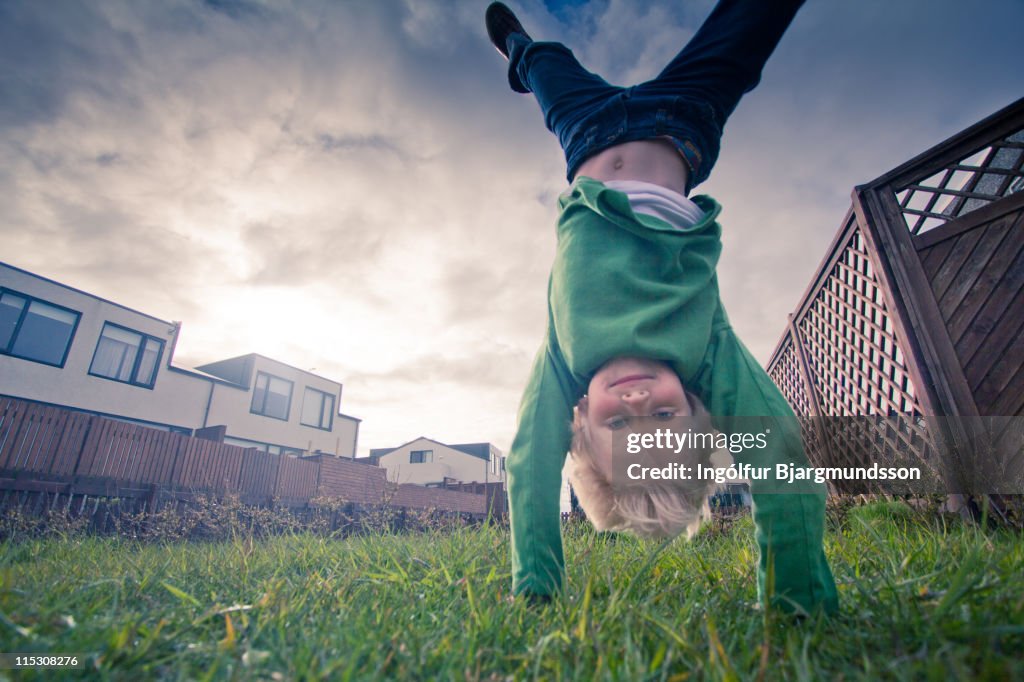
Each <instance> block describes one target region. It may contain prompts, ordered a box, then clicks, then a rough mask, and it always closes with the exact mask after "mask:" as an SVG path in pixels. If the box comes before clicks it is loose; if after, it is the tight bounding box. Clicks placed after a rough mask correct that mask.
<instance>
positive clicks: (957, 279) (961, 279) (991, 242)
mask: <svg viewBox="0 0 1024 682" xmlns="http://www.w3.org/2000/svg"><path fill="white" fill-rule="evenodd" d="M1011 218H1012V216H1006V217H1005V218H1003V219H1000V220H997V221H996V222H994V223H992V224H991V225H989V226H987V227H979V228H978V229H976V230H974V231H973V232H971V233H970V234H975V233H978V234H980V235H981V238H980V240H979V241H978V243H977V244H976V246H975V247H974V250H973V251H972V252H971V254H970V256H969V257H968V260H967V262H966V263H964V264H963V266H962V267H961V268H960V271H959V272H957V273H956V274H955V275H954V277H953V280H952V281H951V282H950V283H949V286H948V287H947V288H946V290H945V291H944V292H943V293H942V294H941V295H936V300H937V301H938V304H939V309H940V310H942V311H943V318H944V319H946V320H948V319H949V315H950V314H951V313H952V312H954V311H956V310H957V309H958V308H959V307H960V305H961V303H962V302H963V300H964V297H966V296H967V294H968V293H970V291H971V289H972V287H974V285H975V283H976V282H977V281H978V278H979V277H980V276H981V275H982V274H983V273H984V272H985V270H986V269H987V268H988V267H989V262H990V261H991V260H992V259H993V258H994V257H995V256H996V255H997V254H998V253H999V250H1000V248H1001V246H1002V245H1003V244H1004V242H1005V241H1006V239H1007V238H1008V236H1009V235H1010V228H1011V227H1012V226H1013V221H1012V220H1011Z"/></svg>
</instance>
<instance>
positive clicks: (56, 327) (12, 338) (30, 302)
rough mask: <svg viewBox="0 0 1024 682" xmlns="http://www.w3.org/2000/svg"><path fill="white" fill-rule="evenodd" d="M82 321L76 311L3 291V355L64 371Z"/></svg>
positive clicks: (0, 331)
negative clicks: (76, 331) (79, 322)
mask: <svg viewBox="0 0 1024 682" xmlns="http://www.w3.org/2000/svg"><path fill="white" fill-rule="evenodd" d="M80 317H81V315H80V314H79V313H77V312H75V311H74V310H69V309H67V308H62V307H60V306H56V305H53V304H52V303H47V302H45V301H40V300H39V299H36V298H32V297H31V296H25V295H24V294H17V293H15V292H13V291H9V290H6V289H3V290H0V353H3V354H5V355H13V356H14V357H18V358H22V359H23V360H32V361H33V362H41V363H43V364H44V365H53V366H54V367H63V366H64V362H65V361H66V360H67V357H68V349H69V348H71V339H72V337H74V335H75V329H76V328H77V327H78V320H79V318H80Z"/></svg>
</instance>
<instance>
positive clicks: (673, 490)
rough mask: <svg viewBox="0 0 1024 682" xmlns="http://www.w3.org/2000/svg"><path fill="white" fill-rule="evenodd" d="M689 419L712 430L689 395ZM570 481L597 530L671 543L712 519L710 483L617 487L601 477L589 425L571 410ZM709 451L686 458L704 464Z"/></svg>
mask: <svg viewBox="0 0 1024 682" xmlns="http://www.w3.org/2000/svg"><path fill="white" fill-rule="evenodd" d="M687 398H688V399H689V401H690V404H691V406H692V407H693V416H694V417H697V418H699V419H701V420H702V421H704V422H705V423H706V424H707V425H708V428H710V415H708V412H707V410H706V409H705V408H704V405H703V403H701V401H700V400H699V399H697V398H696V397H695V396H693V395H692V394H690V393H687ZM572 431H573V437H572V444H571V445H570V450H569V455H570V466H569V481H570V483H572V487H573V490H575V491H576V497H577V499H578V500H579V503H580V506H581V507H583V511H584V512H586V514H587V518H588V519H589V520H590V522H591V523H592V524H593V525H594V528H596V529H597V530H615V531H628V532H631V533H634V534H635V535H639V536H641V537H647V538H669V537H675V536H677V535H680V534H681V533H684V532H685V533H686V537H687V538H690V537H693V535H694V533H696V532H697V529H698V528H699V527H700V524H701V522H702V521H703V520H704V519H705V518H708V517H709V516H710V510H709V508H708V503H707V498H708V495H709V494H710V493H711V492H712V491H713V490H714V489H715V487H716V484H715V482H714V481H706V482H703V481H692V480H687V481H678V480H648V481H644V482H643V485H637V484H636V483H632V484H631V485H626V484H622V485H616V484H615V481H610V480H608V478H607V477H606V475H605V474H603V473H602V472H601V471H600V469H599V467H598V466H597V463H596V461H595V457H594V454H593V444H592V442H591V440H590V438H589V434H588V432H587V425H586V422H585V420H584V418H583V416H582V413H581V412H580V410H579V408H578V407H577V408H576V409H574V411H573V424H572ZM712 452H713V450H711V449H706V450H705V449H700V450H696V451H691V452H689V453H687V454H688V456H693V457H696V458H697V459H696V460H694V461H699V462H700V463H701V464H704V465H707V463H708V462H709V461H710V457H711V453H712Z"/></svg>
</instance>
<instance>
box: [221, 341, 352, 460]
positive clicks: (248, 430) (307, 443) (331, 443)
mask: <svg viewBox="0 0 1024 682" xmlns="http://www.w3.org/2000/svg"><path fill="white" fill-rule="evenodd" d="M249 357H251V358H252V362H253V366H252V371H251V375H250V376H249V378H248V386H247V387H245V388H241V387H239V388H235V387H234V386H228V385H218V386H216V388H214V391H213V397H212V399H211V400H210V411H209V414H208V415H207V416H206V424H207V425H209V426H217V425H221V424H223V425H226V426H227V435H228V437H229V438H244V439H246V440H254V441H261V442H266V443H272V444H274V445H281V446H284V447H288V448H294V449H297V450H308V451H310V452H314V451H317V450H319V451H320V452H325V453H329V454H332V455H339V456H342V457H355V449H356V434H357V431H356V430H357V428H358V423H359V422H358V420H355V419H352V418H351V417H345V416H340V415H339V414H338V405H340V404H341V384H339V383H338V382H336V381H331V380H330V379H325V378H323V377H319V376H317V375H315V374H311V373H309V372H305V371H303V370H300V369H297V368H295V367H291V366H289V365H286V364H284V363H281V362H277V361H275V360H272V359H270V358H265V357H262V356H259V355H252V356H249ZM260 372H264V373H266V374H268V375H270V376H274V377H277V378H279V379H284V380H285V381H288V382H291V401H290V405H289V407H288V419H287V420H282V419H278V418H276V417H269V416H266V415H263V414H256V413H254V412H253V411H252V406H253V391H254V386H255V383H256V377H257V375H258V374H259V373H260ZM307 387H309V388H312V389H315V390H317V391H320V392H322V393H326V394H328V395H332V396H334V410H333V420H332V428H331V430H330V431H326V430H324V429H321V428H317V427H316V426H308V425H306V424H303V423H302V407H303V400H304V398H305V394H306V388H307Z"/></svg>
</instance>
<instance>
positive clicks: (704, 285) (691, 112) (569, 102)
mask: <svg viewBox="0 0 1024 682" xmlns="http://www.w3.org/2000/svg"><path fill="white" fill-rule="evenodd" d="M801 3H802V0H778V1H776V2H766V1H765V0H721V2H719V3H718V5H717V6H716V7H715V9H714V10H713V11H712V13H711V15H710V16H709V17H708V18H707V20H706V21H705V22H704V24H703V25H702V27H701V28H700V30H699V31H698V32H697V33H696V34H695V35H694V37H693V38H692V39H691V40H690V41H689V42H688V43H687V45H686V46H685V47H684V48H683V50H682V51H681V52H680V53H679V54H678V55H677V56H676V57H675V58H674V59H673V60H672V61H671V62H670V63H669V65H668V66H667V67H666V68H665V70H664V71H662V73H661V74H659V75H658V76H657V77H656V78H655V79H653V80H651V81H648V82H645V83H642V84H639V85H635V86H632V87H627V88H623V87H617V86H613V85H610V84H609V83H607V82H606V81H605V80H603V79H602V78H600V77H599V76H597V75H595V74H592V73H589V72H588V71H586V70H585V69H584V68H583V67H582V66H581V65H580V64H579V62H578V61H577V60H576V58H575V57H574V56H573V54H572V52H571V51H570V50H569V49H567V48H566V47H565V46H563V45H561V44H558V43H552V42H535V41H533V40H532V39H531V38H530V36H529V34H528V33H527V32H526V31H525V29H524V28H523V26H522V25H521V23H520V22H519V20H518V19H517V18H516V16H515V15H514V14H513V13H512V11H511V10H510V9H509V8H508V7H506V6H505V5H503V4H501V3H493V4H492V5H491V6H490V7H488V9H487V14H486V25H487V30H488V35H489V37H490V39H491V41H492V42H493V43H494V45H495V47H496V48H497V49H498V51H499V52H500V53H501V54H502V55H503V56H504V57H505V58H506V59H508V60H509V62H508V81H509V85H510V86H511V88H512V89H513V90H514V91H516V92H520V93H529V92H532V93H533V95H534V96H535V97H536V99H537V102H538V103H539V105H540V108H541V111H542V112H543V115H544V121H545V124H546V126H547V128H548V129H549V130H550V131H551V132H553V133H554V134H555V135H556V136H557V137H558V139H559V141H560V143H561V145H562V149H563V151H564V153H565V157H566V165H567V172H566V177H567V179H568V180H569V182H570V183H571V184H570V187H569V188H568V189H567V190H566V191H565V192H564V193H563V194H562V195H561V196H560V198H559V218H558V224H557V230H556V231H557V246H556V254H555V260H554V263H553V265H552V269H551V277H550V280H549V290H548V326H547V332H546V335H545V339H544V342H543V344H542V345H541V348H540V349H539V351H538V353H537V355H536V357H535V360H534V364H533V368H532V371H531V374H530V378H529V381H528V384H527V386H526V389H525V391H524V394H523V398H522V401H521V403H520V408H519V415H518V426H517V431H516V436H515V438H514V440H513V443H512V447H511V449H510V451H509V455H508V459H507V472H508V490H509V500H510V520H511V527H512V569H513V582H514V591H515V593H516V594H517V595H522V596H525V597H528V598H531V599H535V600H537V599H539V600H545V601H546V600H549V599H551V598H552V597H553V596H554V595H555V594H557V593H558V591H559V590H560V589H561V587H562V582H563V579H564V558H563V552H562V542H561V525H560V519H561V515H560V509H559V498H560V489H561V471H562V467H563V464H564V463H565V456H566V453H567V452H569V453H570V456H571V459H572V467H571V474H570V476H571V481H572V483H573V487H574V490H575V492H576V494H577V496H578V497H579V500H580V504H581V506H583V508H584V510H585V511H586V512H587V515H588V518H590V519H591V521H592V522H593V523H594V525H595V526H596V527H598V528H601V529H611V530H629V531H632V532H635V533H637V534H639V535H643V536H650V537H667V536H673V535H677V534H679V533H681V532H684V531H686V532H690V533H692V530H693V528H694V527H695V525H696V524H697V522H699V519H700V517H701V510H702V508H703V506H704V498H706V496H707V494H708V492H709V486H699V485H693V484H689V483H688V484H686V485H683V484H680V483H672V482H660V483H658V484H654V483H646V484H644V485H626V484H624V483H623V481H622V480H621V477H619V478H616V477H615V476H614V475H613V471H614V469H615V466H616V465H615V463H614V461H613V460H614V456H613V453H612V450H613V447H614V443H615V438H616V434H620V433H621V432H622V430H623V429H628V428H630V426H629V422H630V420H631V419H642V418H648V417H653V418H656V419H670V418H679V417H688V418H691V419H695V420H697V423H701V422H702V421H703V422H709V423H710V425H711V426H712V427H713V429H714V430H716V431H717V432H719V433H723V434H727V435H732V434H736V433H739V432H740V431H742V430H743V429H744V427H745V424H747V423H748V422H746V421H744V420H745V419H746V418H748V417H771V418H781V419H782V420H783V422H781V423H785V420H786V418H789V420H790V422H792V417H793V413H792V410H791V409H790V407H789V405H788V404H787V402H786V400H785V399H784V397H783V396H782V394H781V393H780V392H779V390H778V388H777V387H776V386H775V385H774V383H773V382H772V381H771V379H770V378H769V377H768V375H767V374H766V373H765V371H764V370H763V369H762V368H761V366H760V365H759V364H758V363H757V362H756V361H755V360H754V358H753V357H752V356H751V355H750V353H749V352H748V351H747V350H746V348H745V347H744V346H743V344H742V343H741V342H740V340H739V339H738V338H737V336H736V334H735V333H734V331H733V329H732V327H731V326H730V324H729V320H728V318H727V317H726V314H725V310H724V309H723V306H722V303H721V300H720V297H719V291H718V282H717V278H716V267H717V262H718V257H719V254H720V251H721V239H720V237H721V226H720V225H719V223H718V222H717V221H716V218H717V216H718V214H719V212H720V210H721V208H720V206H719V204H718V203H717V202H716V201H715V200H714V199H712V198H710V197H708V196H695V197H694V198H693V199H692V200H691V199H689V198H688V195H689V193H690V191H691V190H692V189H693V188H694V187H695V186H697V185H699V184H700V183H701V182H703V181H704V180H706V179H707V177H708V174H709V172H710V171H711V168H712V166H713V165H714V163H715V161H716V159H717V156H718V150H719V144H720V138H721V135H722V128H723V126H724V124H725V122H726V119H727V118H728V117H729V115H730V114H731V113H732V112H733V110H734V109H735V107H736V105H737V104H738V103H739V100H740V98H741V97H742V95H743V94H744V93H745V92H748V91H749V90H751V89H752V88H753V87H754V86H755V85H756V84H757V83H758V82H759V80H760V76H761V70H762V68H763V66H764V64H765V62H766V61H767V59H768V57H769V55H770V54H771V53H772V51H773V50H774V49H775V46H776V45H777V43H778V41H779V39H780V38H781V37H782V34H783V33H784V32H785V30H786V28H787V27H788V25H789V24H790V22H791V21H792V19H793V17H794V16H795V14H796V11H797V9H798V8H799V6H800V4H801ZM793 423H795V422H793ZM777 431H782V433H776V434H774V435H773V437H772V438H770V439H768V443H767V447H765V448H763V449H761V450H757V451H755V454H753V455H746V456H745V461H746V462H747V463H749V464H752V465H757V466H774V465H775V464H776V463H791V464H795V465H797V466H805V465H806V462H807V460H806V456H805V454H804V451H803V446H802V443H801V441H800V436H799V430H798V429H789V430H788V432H787V429H786V428H781V429H777ZM689 454H690V455H693V456H695V457H696V458H697V459H698V460H699V461H702V462H704V463H707V462H708V461H709V459H708V458H709V456H710V452H708V451H701V452H696V453H689ZM737 457H739V456H737ZM751 492H752V493H753V498H754V507H753V517H754V522H755V524H756V528H757V530H756V538H757V542H758V548H759V555H760V556H759V560H758V566H757V584H758V594H759V598H760V599H761V601H762V602H763V603H771V604H774V605H777V606H778V607H780V608H782V609H783V610H786V611H796V612H811V611H814V610H817V609H823V610H825V611H835V610H836V609H837V608H838V600H837V594H836V588H835V582H834V580H833V578H832V573H831V571H830V569H829V566H828V563H827V561H826V559H825V555H824V551H823V547H822V542H823V533H824V501H825V495H824V487H823V486H820V485H812V486H810V487H809V488H808V487H805V488H803V489H801V491H800V492H790V491H788V490H786V489H785V488H784V487H783V486H780V485H779V484H778V483H777V482H772V481H751Z"/></svg>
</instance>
